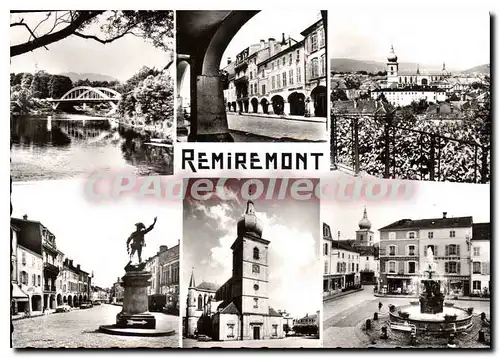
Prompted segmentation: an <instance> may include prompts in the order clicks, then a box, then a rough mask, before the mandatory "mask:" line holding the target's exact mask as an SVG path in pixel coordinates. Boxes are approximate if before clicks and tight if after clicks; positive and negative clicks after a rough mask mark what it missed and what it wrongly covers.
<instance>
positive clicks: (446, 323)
mask: <svg viewBox="0 0 500 358" xmlns="http://www.w3.org/2000/svg"><path fill="white" fill-rule="evenodd" d="M426 267H427V268H426V269H425V270H424V271H423V277H422V278H421V279H420V282H421V283H422V285H423V292H422V293H421V294H420V299H419V301H418V302H415V303H417V304H419V306H420V307H418V306H417V305H415V304H410V305H405V306H400V307H398V309H397V310H394V311H393V312H390V313H389V319H390V321H391V323H392V324H396V325H412V326H414V327H415V330H417V331H419V332H425V333H431V334H432V333H443V332H448V333H456V332H459V331H464V330H467V329H469V328H470V327H471V325H472V323H471V319H472V314H471V313H469V312H467V310H465V309H462V308H458V307H453V304H452V303H450V304H446V305H445V304H444V295H443V293H442V292H441V281H440V280H439V276H438V273H437V265H436V262H435V260H434V254H433V252H432V249H431V248H428V249H427V263H426Z"/></svg>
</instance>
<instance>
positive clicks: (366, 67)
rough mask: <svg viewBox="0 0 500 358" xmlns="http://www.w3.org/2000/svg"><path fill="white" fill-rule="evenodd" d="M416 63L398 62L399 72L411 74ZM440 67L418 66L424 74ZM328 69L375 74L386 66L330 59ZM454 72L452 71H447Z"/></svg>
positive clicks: (374, 62)
mask: <svg viewBox="0 0 500 358" xmlns="http://www.w3.org/2000/svg"><path fill="white" fill-rule="evenodd" d="M417 65H418V64H417V63H415V62H400V63H399V72H400V73H401V74H403V73H413V72H415V71H416V69H417ZM441 66H442V65H425V64H420V70H421V71H422V72H423V73H425V72H439V71H441V69H442V67H441ZM330 69H331V71H334V72H357V71H367V72H372V73H376V72H379V71H385V70H386V69H387V65H386V63H385V62H377V61H364V60H353V59H350V58H332V59H330ZM448 70H451V71H452V72H455V71H454V70H453V69H448Z"/></svg>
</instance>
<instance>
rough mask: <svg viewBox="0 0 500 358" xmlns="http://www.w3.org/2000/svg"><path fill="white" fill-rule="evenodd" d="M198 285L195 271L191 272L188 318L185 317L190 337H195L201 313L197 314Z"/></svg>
mask: <svg viewBox="0 0 500 358" xmlns="http://www.w3.org/2000/svg"><path fill="white" fill-rule="evenodd" d="M196 304H197V302H196V283H195V281H194V269H193V270H192V271H191V279H190V280H189V286H188V294H187V300H186V317H185V320H186V322H185V326H184V327H185V332H184V334H185V335H186V336H188V337H191V336H193V335H194V332H195V331H196V328H197V322H198V318H199V317H198V316H199V312H198V313H197V312H196V308H197V306H196Z"/></svg>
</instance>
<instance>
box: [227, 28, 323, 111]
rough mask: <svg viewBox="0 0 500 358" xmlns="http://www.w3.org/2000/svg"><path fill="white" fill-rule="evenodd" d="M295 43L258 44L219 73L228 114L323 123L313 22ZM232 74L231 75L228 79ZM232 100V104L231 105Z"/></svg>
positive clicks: (318, 31) (319, 52)
mask: <svg viewBox="0 0 500 358" xmlns="http://www.w3.org/2000/svg"><path fill="white" fill-rule="evenodd" d="M301 35H302V36H304V38H303V39H302V40H300V41H297V40H295V39H292V38H291V37H290V36H288V37H286V36H285V34H284V33H282V36H281V40H276V39H275V38H272V37H271V38H269V39H268V40H267V41H266V40H260V43H258V44H252V45H250V46H248V47H247V48H245V49H244V50H243V51H241V52H240V53H239V54H238V55H237V56H236V60H235V62H234V63H228V65H227V66H226V67H225V68H224V69H223V71H224V73H225V75H226V78H227V80H226V81H227V84H225V86H224V97H225V103H226V108H227V110H228V111H237V112H242V113H259V114H274V115H284V116H288V115H291V116H317V117H326V111H327V95H326V53H325V42H326V40H325V31H324V27H323V22H322V20H318V21H317V22H315V23H314V24H312V25H311V26H309V27H308V28H307V29H305V30H304V31H302V32H301ZM233 73H234V74H233ZM234 98H235V100H234Z"/></svg>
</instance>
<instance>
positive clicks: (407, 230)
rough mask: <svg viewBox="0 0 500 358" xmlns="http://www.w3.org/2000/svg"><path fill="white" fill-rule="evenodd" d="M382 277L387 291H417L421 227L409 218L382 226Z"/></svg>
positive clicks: (382, 283)
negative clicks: (418, 227) (419, 231)
mask: <svg viewBox="0 0 500 358" xmlns="http://www.w3.org/2000/svg"><path fill="white" fill-rule="evenodd" d="M379 232H380V253H379V254H380V279H381V282H380V284H381V289H382V290H383V292H386V293H397V294H416V293H418V289H419V288H418V278H419V277H420V273H419V272H420V268H419V242H418V230H416V229H415V227H414V225H413V222H412V221H411V220H410V221H408V220H400V221H397V222H395V223H393V224H390V225H388V226H385V227H383V228H381V229H379Z"/></svg>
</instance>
